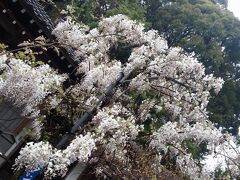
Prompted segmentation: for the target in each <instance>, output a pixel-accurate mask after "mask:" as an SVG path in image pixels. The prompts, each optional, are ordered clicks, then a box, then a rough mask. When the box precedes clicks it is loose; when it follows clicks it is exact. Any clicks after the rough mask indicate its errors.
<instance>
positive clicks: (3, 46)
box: [0, 43, 8, 52]
mask: <svg viewBox="0 0 240 180" xmlns="http://www.w3.org/2000/svg"><path fill="white" fill-rule="evenodd" d="M7 47H8V46H7V45H5V44H3V43H0V52H1V51H3V50H4V49H6V48H7Z"/></svg>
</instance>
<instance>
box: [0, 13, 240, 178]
mask: <svg viewBox="0 0 240 180" xmlns="http://www.w3.org/2000/svg"><path fill="white" fill-rule="evenodd" d="M53 34H54V35H55V36H56V38H57V40H58V41H59V42H60V43H62V44H68V48H69V47H71V48H72V49H74V56H75V58H76V59H79V58H81V59H83V61H81V62H80V64H79V67H78V75H79V76H80V77H82V78H81V81H80V82H79V83H77V84H75V85H72V86H70V87H69V88H68V89H67V90H66V91H67V92H68V93H69V94H72V95H73V96H74V97H75V99H77V100H78V102H82V103H80V106H83V107H85V108H89V107H91V108H93V107H94V108H95V111H94V114H93V115H92V116H93V117H92V119H91V121H89V122H88V123H87V124H86V125H85V127H84V131H81V132H82V133H80V132H79V133H77V135H76V137H75V139H74V140H73V141H72V142H71V143H70V144H69V146H67V147H66V148H65V149H61V150H59V149H56V148H54V147H53V146H52V145H50V144H49V143H48V142H36V143H33V142H30V143H28V144H27V145H26V146H25V147H24V148H22V150H21V151H20V155H19V157H18V158H17V159H16V163H15V167H16V169H22V168H25V169H26V170H27V171H31V170H33V169H35V168H37V167H41V168H43V169H44V171H45V176H46V177H47V178H51V177H56V176H62V177H63V176H64V175H65V174H66V173H67V171H68V167H69V166H70V165H71V164H72V163H73V162H76V161H78V162H79V163H83V164H88V165H89V164H90V166H92V167H94V168H93V169H94V170H95V174H96V176H98V177H107V176H109V177H120V176H121V177H125V178H133V177H135V178H136V177H139V178H150V177H154V176H157V175H158V174H160V173H161V172H162V171H164V170H165V169H168V170H170V171H172V172H174V173H176V174H178V175H181V176H182V177H187V178H190V179H211V178H214V176H215V171H217V170H218V169H221V170H222V171H227V172H228V173H229V176H231V177H238V176H239V175H240V174H239V172H240V171H239V165H240V161H239V159H240V158H239V157H240V156H239V153H238V151H239V147H238V145H237V143H236V140H235V138H234V137H232V136H231V135H230V134H224V133H223V132H222V131H221V130H220V129H217V128H216V127H215V126H214V125H213V124H212V123H211V122H210V121H209V120H208V113H207V111H206V106H207V104H208V100H209V98H210V96H211V94H212V93H213V92H215V93H218V92H219V91H220V89H221V87H222V84H223V80H222V79H220V78H215V77H213V75H212V74H208V75H206V74H205V69H204V67H203V65H202V64H201V63H199V62H198V61H197V60H196V59H195V58H193V57H192V55H191V54H187V53H185V52H183V51H182V49H180V48H178V47H174V48H168V47H167V42H166V41H165V40H164V39H163V38H162V37H161V36H159V34H158V33H157V32H156V31H154V30H149V31H144V26H143V25H142V24H140V23H137V22H135V21H132V20H130V19H129V18H128V17H126V16H124V15H116V16H112V17H109V18H105V19H102V21H100V22H99V25H98V27H97V28H94V29H90V28H89V27H87V26H85V25H83V24H78V23H76V22H74V21H72V20H71V19H67V20H66V21H64V22H60V23H59V24H58V25H57V27H56V28H55V30H54V31H53ZM123 47H124V48H125V49H127V50H128V52H130V53H129V55H128V57H120V56H118V53H119V48H123ZM47 74H48V75H49V76H50V74H51V73H47ZM51 76H53V77H56V79H55V78H50V79H51V82H49V79H48V78H47V80H41V81H40V84H41V83H42V84H41V85H42V86H44V88H46V89H47V90H44V88H41V90H43V91H40V92H42V93H43V95H42V94H41V93H40V94H41V96H40V100H41V99H42V97H45V96H46V94H48V93H54V89H51V88H49V87H51V85H49V84H52V83H53V82H52V81H54V83H59V84H61V82H62V81H63V79H64V78H62V76H55V75H51ZM10 77H11V76H10ZM39 78H40V77H39ZM53 79H54V80H53ZM46 82H47V83H46ZM1 83H2V81H1ZM47 84H48V85H47ZM113 84H114V85H115V86H114V91H113V92H112V93H110V94H109V93H108V89H109V87H111V86H112V85H113ZM13 86H14V87H15V86H17V84H16V83H14V84H13ZM38 86H39V85H38V84H36V88H39V87H38ZM1 87H3V86H2V85H1ZM13 89H14V88H13ZM22 93H23V97H26V95H24V93H25V92H22ZM7 96H8V97H10V98H14V97H15V96H14V94H9V95H7ZM36 96H37V95H36ZM56 96H58V95H56ZM30 97H32V96H30ZM37 97H39V96H37ZM100 97H104V98H103V99H104V101H101V102H100V101H99V99H100ZM109 97H110V98H109ZM57 98H58V99H60V101H61V98H60V97H57ZM40 100H38V99H36V100H34V101H33V102H34V103H36V104H37V103H38V101H40ZM15 101H16V103H17V102H18V99H17V97H16V100H15ZM27 101H28V100H27ZM36 106H37V105H35V104H33V107H32V108H30V109H31V111H33V112H35V111H36V109H35V107H36ZM51 108H54V107H51ZM91 108H90V109H91ZM189 142H190V143H191V144H193V145H195V146H200V145H204V147H205V148H206V150H205V154H204V153H202V154H201V156H200V157H198V158H194V157H193V154H192V153H191V151H190V148H189V146H188V143H189ZM230 152H235V153H230ZM210 158H212V159H214V162H215V166H214V168H211V169H210V168H207V166H208V163H207V159H210ZM219 159H221V161H219ZM222 160H224V162H225V163H226V164H225V167H222V166H221V162H222Z"/></svg>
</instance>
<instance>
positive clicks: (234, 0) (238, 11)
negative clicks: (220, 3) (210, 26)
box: [228, 0, 240, 19]
mask: <svg viewBox="0 0 240 180" xmlns="http://www.w3.org/2000/svg"><path fill="white" fill-rule="evenodd" d="M228 9H229V10H230V11H232V12H233V14H234V15H235V16H236V17H238V19H240V0H228Z"/></svg>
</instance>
